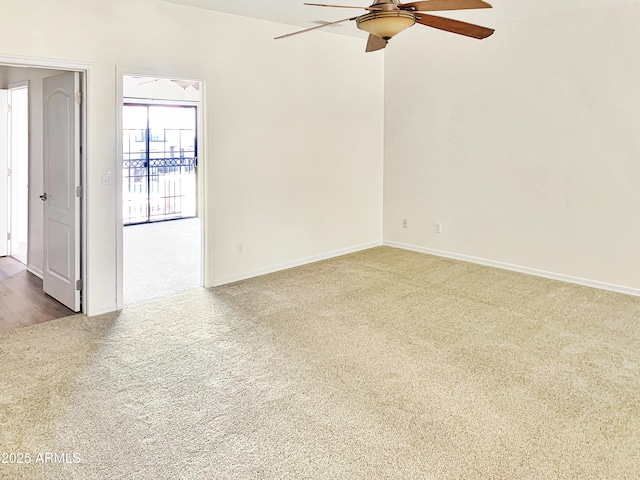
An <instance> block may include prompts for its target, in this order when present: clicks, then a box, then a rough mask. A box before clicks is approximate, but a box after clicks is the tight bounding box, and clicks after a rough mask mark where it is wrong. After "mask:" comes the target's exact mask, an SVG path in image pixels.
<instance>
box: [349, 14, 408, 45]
mask: <svg viewBox="0 0 640 480" xmlns="http://www.w3.org/2000/svg"><path fill="white" fill-rule="evenodd" d="M414 23H416V17H415V16H414V15H413V13H410V12H404V11H395V12H371V13H367V14H365V15H361V16H360V17H358V18H357V19H356V24H357V25H358V28H359V29H360V30H364V31H365V32H369V33H370V34H372V35H375V36H376V37H380V38H384V39H385V40H389V39H390V38H391V37H393V36H394V35H397V34H398V33H400V32H401V31H402V30H405V29H407V28H409V27H411V26H412V25H413V24H414Z"/></svg>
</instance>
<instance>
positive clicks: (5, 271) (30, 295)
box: [0, 257, 74, 332]
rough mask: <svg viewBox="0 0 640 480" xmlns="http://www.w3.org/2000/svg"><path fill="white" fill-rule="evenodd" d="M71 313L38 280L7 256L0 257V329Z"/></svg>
mask: <svg viewBox="0 0 640 480" xmlns="http://www.w3.org/2000/svg"><path fill="white" fill-rule="evenodd" d="M73 314H74V312H72V311H71V310H69V309H68V308H67V307H65V306H64V305H62V304H61V303H58V302H57V301H55V300H54V299H53V298H51V297H50V296H48V295H47V294H46V293H44V292H43V291H42V280H41V279H39V278H38V277H36V276H35V275H33V274H32V273H29V272H27V268H26V267H25V266H24V265H23V264H22V263H20V262H19V261H18V260H16V259H14V258H11V257H0V332H7V331H9V330H13V329H15V328H20V327H27V326H29V325H36V324H38V323H42V322H46V321H48V320H54V319H56V318H62V317H67V316H69V315H73Z"/></svg>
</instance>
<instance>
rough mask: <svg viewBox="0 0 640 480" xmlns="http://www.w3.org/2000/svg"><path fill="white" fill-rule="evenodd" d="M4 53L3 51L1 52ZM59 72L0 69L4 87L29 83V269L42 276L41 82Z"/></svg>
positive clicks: (18, 68)
mask: <svg viewBox="0 0 640 480" xmlns="http://www.w3.org/2000/svg"><path fill="white" fill-rule="evenodd" d="M1 53H4V52H1ZM57 73H59V72H58V71H56V70H48V69H39V68H20V67H4V66H0V77H1V78H2V79H3V80H4V83H2V84H0V85H4V86H5V87H7V86H8V85H10V84H12V83H18V82H23V81H29V239H28V248H29V250H28V253H27V260H28V267H29V270H30V271H32V272H34V273H35V274H37V275H40V276H42V270H43V264H42V262H43V252H42V245H43V241H44V238H43V214H44V210H43V205H42V201H41V200H40V198H39V195H41V194H42V193H43V189H42V188H43V187H42V185H43V183H42V182H43V177H42V172H43V158H42V141H43V140H42V138H43V132H42V122H43V101H42V79H43V78H45V77H48V76H51V75H55V74H57Z"/></svg>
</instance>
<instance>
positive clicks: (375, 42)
mask: <svg viewBox="0 0 640 480" xmlns="http://www.w3.org/2000/svg"><path fill="white" fill-rule="evenodd" d="M386 46H387V41H386V40H385V39H384V38H380V37H376V36H375V35H371V34H369V40H367V48H366V50H365V52H375V51H376V50H382V49H383V48H384V47H386Z"/></svg>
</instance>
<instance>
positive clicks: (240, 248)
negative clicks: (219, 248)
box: [236, 243, 244, 255]
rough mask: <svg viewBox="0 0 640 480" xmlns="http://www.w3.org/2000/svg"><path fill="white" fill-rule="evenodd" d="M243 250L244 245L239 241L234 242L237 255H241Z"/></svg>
mask: <svg viewBox="0 0 640 480" xmlns="http://www.w3.org/2000/svg"><path fill="white" fill-rule="evenodd" d="M243 251H244V247H243V245H242V244H241V243H237V244H236V253H237V254H238V255H242V252H243Z"/></svg>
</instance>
